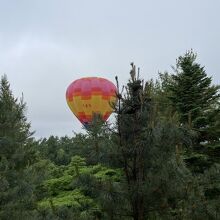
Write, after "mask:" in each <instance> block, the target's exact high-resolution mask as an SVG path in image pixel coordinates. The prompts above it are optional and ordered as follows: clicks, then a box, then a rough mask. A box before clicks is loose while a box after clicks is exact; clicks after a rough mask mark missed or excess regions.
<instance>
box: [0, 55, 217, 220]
mask: <svg viewBox="0 0 220 220" xmlns="http://www.w3.org/2000/svg"><path fill="white" fill-rule="evenodd" d="M139 74H140V73H139V70H138V71H136V67H135V65H134V64H133V63H132V64H131V71H130V80H129V81H128V83H127V85H126V86H120V85H119V82H118V78H117V77H116V83H117V87H118V93H117V94H116V96H117V98H118V102H117V104H116V105H114V106H113V108H114V111H115V122H114V124H108V123H102V122H101V121H100V119H99V117H98V116H96V117H94V120H93V123H92V124H91V125H90V126H89V128H88V129H87V131H86V134H82V133H79V134H74V135H73V137H67V136H65V137H55V136H51V137H49V138H44V139H41V140H35V139H34V138H33V133H32V132H31V127H30V123H29V122H28V121H27V118H26V116H25V110H26V105H25V103H24V101H23V99H21V100H19V99H16V98H15V97H14V96H13V94H12V92H11V90H10V85H9V82H8V80H7V77H6V76H2V78H1V81H0V219H2V220H17V219H19V220H26V219H27V220H32V219H33V220H35V219H36V220H46V219H47V220H51V219H53V220H60V219H76V220H90V219H91V220H93V219H94V220H101V219H109V220H123V219H125V220H129V219H131V220H132V219H134V220H144V219H152V220H154V219H169V220H170V219H180V220H182V219H187V220H188V219H195V220H198V219H204V220H207V219H220V93H219V89H220V86H216V85H213V84H212V78H211V77H208V76H207V74H206V72H205V68H204V67H203V66H201V65H200V64H198V63H197V61H196V54H195V53H193V52H192V51H188V52H187V53H186V54H184V55H183V56H180V57H179V58H178V59H177V61H176V65H175V67H173V73H167V72H166V73H161V74H159V76H158V79H157V80H156V81H153V80H149V81H146V82H145V81H144V80H142V79H141V77H140V76H139Z"/></svg>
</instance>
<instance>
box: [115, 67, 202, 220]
mask: <svg viewBox="0 0 220 220" xmlns="http://www.w3.org/2000/svg"><path fill="white" fill-rule="evenodd" d="M130 75H131V79H130V81H129V82H128V84H127V86H126V87H125V89H126V92H125V94H124V95H122V94H120V93H118V94H117V96H118V99H119V102H118V105H117V106H116V112H117V124H116V130H117V132H116V134H115V141H116V145H117V148H118V150H117V152H118V153H117V158H118V160H119V161H120V162H121V167H122V168H123V170H124V176H125V181H124V182H122V183H121V191H122V194H123V198H124V201H125V204H128V205H126V206H127V207H128V210H127V219H130V217H131V216H132V219H134V220H143V219H189V218H192V219H199V218H200V217H201V216H206V214H205V211H206V207H205V203H203V202H202V198H204V195H203V192H202V191H200V189H199V188H198V186H197V184H196V183H195V182H194V179H193V177H192V175H191V174H190V172H189V170H188V169H187V168H186V167H185V165H184V163H183V160H182V157H181V147H182V146H183V145H187V144H190V142H191V141H190V132H189V131H188V130H187V129H186V128H184V127H181V126H180V124H179V123H178V121H176V119H175V117H169V118H165V120H164V118H163V117H161V116H160V114H159V111H158V109H157V103H155V100H154V98H153V90H152V87H151V83H149V82H148V83H146V84H144V83H143V81H142V80H140V78H139V73H138V74H137V73H136V68H135V65H134V64H132V69H131V72H130ZM116 80H117V78H116ZM118 87H119V86H118ZM126 201H127V202H126ZM195 204H198V206H197V205H195ZM129 216H130V217H129Z"/></svg>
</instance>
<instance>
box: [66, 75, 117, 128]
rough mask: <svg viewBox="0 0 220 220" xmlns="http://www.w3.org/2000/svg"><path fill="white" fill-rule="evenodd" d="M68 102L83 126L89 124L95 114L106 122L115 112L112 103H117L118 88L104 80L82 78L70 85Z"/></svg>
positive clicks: (67, 93) (67, 92) (67, 91)
mask: <svg viewBox="0 0 220 220" xmlns="http://www.w3.org/2000/svg"><path fill="white" fill-rule="evenodd" d="M66 100H67V104H68V106H69V108H70V109H71V111H72V112H73V114H74V115H75V116H76V117H77V118H78V119H79V121H80V122H81V123H82V124H84V125H87V124H89V123H90V122H91V121H92V119H93V116H94V114H99V115H100V116H101V117H102V119H103V121H106V120H107V119H108V117H109V116H110V114H111V113H112V111H113V109H112V107H111V104H110V103H115V102H116V87H115V85H114V84H113V83H112V82H110V81H109V80H107V79H104V78H99V77H86V78H81V79H78V80H75V81H73V82H72V83H71V84H70V85H69V87H68V88H67V90H66Z"/></svg>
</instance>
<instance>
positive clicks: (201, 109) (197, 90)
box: [166, 51, 220, 172]
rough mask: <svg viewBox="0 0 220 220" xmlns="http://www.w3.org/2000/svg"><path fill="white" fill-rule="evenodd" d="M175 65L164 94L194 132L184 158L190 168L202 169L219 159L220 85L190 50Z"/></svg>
mask: <svg viewBox="0 0 220 220" xmlns="http://www.w3.org/2000/svg"><path fill="white" fill-rule="evenodd" d="M174 69H175V72H176V74H174V75H172V76H171V80H170V84H169V85H168V86H166V87H167V88H168V94H167V95H168V98H169V100H170V101H171V103H172V105H173V107H174V109H175V110H176V111H177V112H178V114H179V116H180V122H181V123H182V124H185V125H188V126H189V127H190V129H192V130H193V131H194V132H196V136H195V138H194V143H193V152H194V153H193V154H192V153H190V155H189V157H188V159H187V160H186V161H187V162H188V163H189V164H190V165H191V168H192V169H193V171H195V172H203V171H204V169H206V168H208V167H210V166H211V165H212V164H213V163H214V162H218V163H219V162H220V142H219V137H220V102H219V101H220V93H219V89H220V86H215V85H212V78H211V77H208V76H207V74H206V72H205V68H204V67H202V66H201V65H200V64H198V63H197V62H196V54H195V53H193V52H192V51H189V52H187V53H186V54H185V55H184V56H180V57H179V58H178V59H177V63H176V67H175V68H174Z"/></svg>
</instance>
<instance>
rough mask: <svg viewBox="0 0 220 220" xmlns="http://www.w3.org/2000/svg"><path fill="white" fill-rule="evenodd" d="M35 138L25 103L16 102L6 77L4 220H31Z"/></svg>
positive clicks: (0, 94)
mask: <svg viewBox="0 0 220 220" xmlns="http://www.w3.org/2000/svg"><path fill="white" fill-rule="evenodd" d="M31 135H32V132H30V124H29V123H28V122H27V119H26V117H25V103H24V102H23V99H21V100H20V101H18V99H16V98H14V96H13V94H12V92H11V90H10V85H9V82H8V80H7V77H6V76H3V77H2V78H1V81H0V189H1V190H0V219H28V216H29V214H30V213H31V210H33V203H32V199H33V191H32V186H31V185H30V184H29V183H28V181H29V180H30V179H29V173H28V171H29V170H28V168H29V167H30V165H31V164H33V162H34V161H35V155H34V152H33V150H32V147H31V146H32V138H31ZM28 210H29V211H28ZM29 219H30V216H29Z"/></svg>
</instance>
